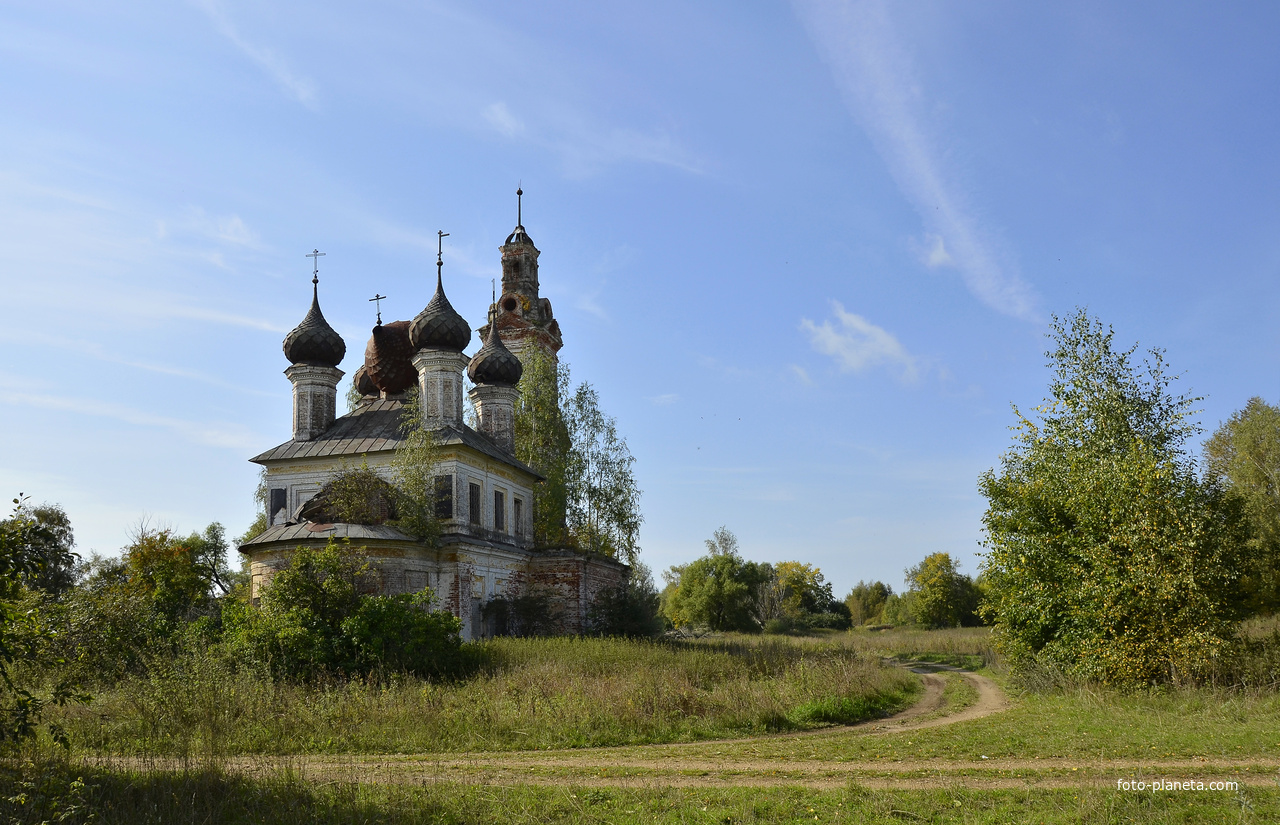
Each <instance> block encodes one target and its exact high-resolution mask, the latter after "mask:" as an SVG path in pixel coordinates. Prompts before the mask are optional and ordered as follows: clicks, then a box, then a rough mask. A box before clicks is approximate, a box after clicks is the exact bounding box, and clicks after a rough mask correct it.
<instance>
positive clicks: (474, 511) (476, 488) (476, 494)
mask: <svg viewBox="0 0 1280 825" xmlns="http://www.w3.org/2000/svg"><path fill="white" fill-rule="evenodd" d="M469 492H470V493H471V494H470V495H469V496H467V499H468V501H467V504H468V505H469V507H468V509H469V510H470V511H471V512H470V513H468V514H467V515H468V520H469V521H470V522H471V523H472V524H474V525H477V526H479V524H480V485H479V484H476V483H475V482H472V484H471V489H470V491H469Z"/></svg>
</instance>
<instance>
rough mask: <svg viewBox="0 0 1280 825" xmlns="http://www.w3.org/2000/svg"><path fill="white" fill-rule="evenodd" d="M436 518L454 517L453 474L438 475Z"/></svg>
mask: <svg viewBox="0 0 1280 825" xmlns="http://www.w3.org/2000/svg"><path fill="white" fill-rule="evenodd" d="M436 518H453V476H451V475H449V476H436Z"/></svg>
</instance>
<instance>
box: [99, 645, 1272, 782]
mask: <svg viewBox="0 0 1280 825" xmlns="http://www.w3.org/2000/svg"><path fill="white" fill-rule="evenodd" d="M896 664H898V665H900V666H902V667H906V668H908V669H910V670H911V671H912V672H914V673H917V674H918V675H919V676H920V678H921V680H922V682H923V684H924V693H923V695H922V696H921V697H920V699H919V700H918V701H917V702H916V703H915V704H914V705H912V706H911V707H910V708H907V709H906V710H904V711H902V712H901V713H898V714H895V715H893V716H890V717H887V718H885V719H878V720H872V721H869V722H864V723H861V724H858V725H849V726H842V727H833V728H824V729H822V730H817V731H805V732H801V733H788V734H775V735H771V736H757V737H748V738H739V739H720V740H703V741H700V742H689V743H675V744H659V745H638V746H628V747H613V748H590V749H573V750H559V751H509V752H502V751H483V752H473V753H460V754H428V755H421V754H418V755H386V756H356V755H352V756H289V757H268V756H261V757H252V756H245V757H234V758H231V759H229V760H226V761H225V762H223V763H222V769H223V770H227V771H231V772H235V773H241V774H246V775H265V774H278V773H279V772H281V771H289V772H291V773H293V774H295V775H301V776H303V777H305V778H306V779H307V780H309V781H312V782H362V783H376V784H397V785H420V784H430V783H438V782H451V783H468V784H492V785H547V786H556V787H567V788H581V787H612V788H650V789H660V788H677V787H678V788H702V787H706V788H724V787H776V786H803V787H810V788H815V789H825V788H840V787H846V786H848V785H850V784H857V785H859V786H862V787H865V788H869V789H898V790H914V789H937V788H951V787H955V788H959V787H963V788H967V789H971V790H980V789H1001V788H1024V787H1036V788H1087V787H1115V783H1116V781H1117V780H1118V779H1128V780H1133V779H1142V778H1145V779H1148V780H1150V779H1153V778H1164V779H1180V778H1186V777H1194V778H1195V779H1196V780H1198V781H1203V782H1209V781H1223V780H1234V781H1248V782H1249V783H1251V784H1252V783H1255V782H1256V783H1259V784H1268V785H1269V784H1272V783H1274V782H1275V781H1276V778H1275V777H1276V772H1277V770H1280V760H1274V759H1260V758H1246V759H1233V760H1230V761H1225V760H1220V759H1181V760H1150V761H1148V760H1132V759H1111V760H1100V759H1035V760H1028V759H1004V758H1000V759H991V760H981V761H979V760H971V761H968V760H943V759H905V760H899V761H887V760H862V761H849V760H824V759H820V758H817V757H816V755H815V756H814V757H809V756H808V755H807V753H808V751H807V749H799V748H798V749H797V751H796V752H795V753H792V754H788V755H787V756H786V757H785V758H776V759H765V758H762V757H760V756H758V755H755V754H752V753H750V752H749V751H744V750H743V749H741V748H740V747H738V746H741V745H744V744H745V745H748V746H749V745H750V744H751V743H752V742H758V743H765V742H769V743H776V742H779V741H785V740H795V739H805V740H812V739H816V738H819V737H826V738H835V739H838V738H840V737H848V736H881V735H886V734H896V733H905V732H909V731H915V730H922V729H925V728H936V727H941V726H944V725H955V724H959V723H963V722H967V721H972V720H975V719H981V718H982V717H985V716H990V715H991V714H994V713H999V712H1000V711H1002V710H1005V709H1007V708H1008V707H1010V702H1009V699H1008V697H1006V696H1005V694H1004V692H1003V691H1002V690H1000V687H999V686H998V685H996V684H995V683H994V682H993V681H991V680H990V679H988V678H986V677H985V676H980V675H978V674H976V673H970V672H968V671H965V670H961V669H959V668H953V667H948V666H946V665H937V664H929V663H924V662H898V663H896ZM940 671H947V672H950V673H954V674H957V675H958V676H959V677H960V678H963V679H965V680H966V681H967V682H968V683H969V684H970V685H971V686H972V687H973V688H974V690H975V691H976V694H977V696H976V699H975V700H974V701H973V702H972V703H970V704H967V705H965V706H963V707H961V708H958V709H951V710H949V709H948V708H947V707H946V692H945V691H946V681H947V680H946V679H945V678H944V677H943V676H940V675H938V673H939V672H940ZM718 745H723V746H725V750H726V751H728V753H723V754H722V753H717V752H716V751H715V750H714V749H715V748H716V747H717V746H718ZM708 748H710V749H711V750H710V751H708ZM802 751H803V752H802ZM94 761H99V762H111V763H114V764H115V765H119V766H121V767H128V766H130V765H131V764H132V763H133V762H134V761H135V760H130V759H120V758H115V759H105V760H94ZM149 764H150V765H151V766H152V767H165V766H163V765H158V764H156V763H155V761H154V760H152V761H151V762H150V763H149ZM175 767H176V766H175Z"/></svg>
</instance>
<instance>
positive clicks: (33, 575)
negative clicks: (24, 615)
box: [0, 503, 80, 596]
mask: <svg viewBox="0 0 1280 825" xmlns="http://www.w3.org/2000/svg"><path fill="white" fill-rule="evenodd" d="M18 522H22V523H23V524H21V525H20V524H19V523H18ZM10 527H13V528H14V530H13V531H12V532H13V534H14V535H15V536H20V537H21V540H22V541H25V542H26V546H25V547H24V548H23V549H22V551H21V553H22V555H23V556H24V557H25V558H27V559H30V560H31V562H32V564H33V565H34V568H33V570H34V572H27V573H24V574H22V582H23V584H24V585H26V586H27V587H33V588H35V589H37V590H42V591H44V592H45V593H48V594H49V595H51V596H58V595H61V594H62V593H65V592H66V591H67V590H68V589H70V588H71V586H72V585H74V584H75V568H76V562H77V561H78V560H79V558H80V557H79V556H77V555H76V554H75V553H74V552H73V551H72V548H73V547H75V544H76V540H75V533H74V531H72V529H71V519H69V518H67V512H66V510H63V509H62V507H61V506H59V505H57V504H42V505H40V506H39V507H31V506H29V505H27V504H26V503H23V504H22V506H21V507H19V509H18V511H17V512H15V513H14V515H13V516H12V517H10V518H9V519H6V520H5V521H4V522H0V530H8V529H9V528H10Z"/></svg>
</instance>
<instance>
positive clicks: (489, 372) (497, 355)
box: [467, 319, 524, 387]
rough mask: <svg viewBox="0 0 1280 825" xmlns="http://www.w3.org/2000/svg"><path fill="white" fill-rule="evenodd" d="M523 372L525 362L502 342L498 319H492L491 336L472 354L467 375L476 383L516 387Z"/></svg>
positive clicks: (490, 323) (490, 324)
mask: <svg viewBox="0 0 1280 825" xmlns="http://www.w3.org/2000/svg"><path fill="white" fill-rule="evenodd" d="M523 374H524V364H521V363H520V359H519V358H517V357H516V356H515V355H514V354H513V353H512V352H511V350H509V349H507V347H506V345H505V344H503V343H502V338H501V337H499V335H498V323H497V319H494V320H491V321H490V322H489V337H488V338H486V339H485V342H484V346H482V347H481V348H480V351H479V352H477V353H476V354H475V355H474V356H472V358H471V365H470V366H468V367H467V376H468V377H469V378H470V379H471V381H472V382H473V383H476V384H507V385H509V386H513V387H514V386H515V385H516V384H517V383H519V381H520V376H521V375H523Z"/></svg>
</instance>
